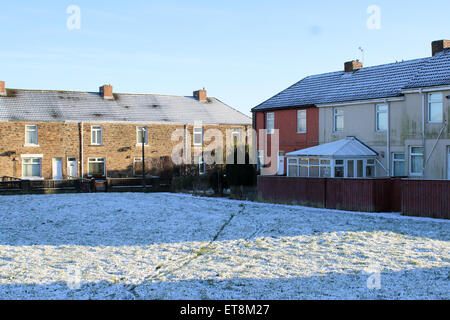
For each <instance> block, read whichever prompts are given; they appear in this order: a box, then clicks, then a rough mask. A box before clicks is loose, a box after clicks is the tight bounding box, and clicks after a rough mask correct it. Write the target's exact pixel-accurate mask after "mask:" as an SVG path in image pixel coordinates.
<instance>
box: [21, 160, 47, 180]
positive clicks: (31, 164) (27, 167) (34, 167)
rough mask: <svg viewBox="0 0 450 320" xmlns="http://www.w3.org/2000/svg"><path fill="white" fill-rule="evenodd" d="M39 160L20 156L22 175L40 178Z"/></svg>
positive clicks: (40, 166) (40, 162) (40, 165)
mask: <svg viewBox="0 0 450 320" xmlns="http://www.w3.org/2000/svg"><path fill="white" fill-rule="evenodd" d="M41 160H42V159H41V158H31V157H30V158H22V177H23V178H29V179H33V178H41V177H42V173H41V172H42V170H41V168H42V161H41Z"/></svg>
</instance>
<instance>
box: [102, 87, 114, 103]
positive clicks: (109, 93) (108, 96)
mask: <svg viewBox="0 0 450 320" xmlns="http://www.w3.org/2000/svg"><path fill="white" fill-rule="evenodd" d="M100 95H101V96H102V97H103V99H105V100H114V96H113V87H112V85H110V84H105V85H104V86H101V87H100Z"/></svg>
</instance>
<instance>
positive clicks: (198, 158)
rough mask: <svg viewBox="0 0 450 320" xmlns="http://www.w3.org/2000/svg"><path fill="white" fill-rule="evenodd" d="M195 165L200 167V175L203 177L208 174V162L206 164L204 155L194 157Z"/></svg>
mask: <svg viewBox="0 0 450 320" xmlns="http://www.w3.org/2000/svg"><path fill="white" fill-rule="evenodd" d="M195 163H196V164H197V166H198V174H199V175H201V176H203V175H205V174H206V162H205V159H204V157H203V155H201V156H194V164H195Z"/></svg>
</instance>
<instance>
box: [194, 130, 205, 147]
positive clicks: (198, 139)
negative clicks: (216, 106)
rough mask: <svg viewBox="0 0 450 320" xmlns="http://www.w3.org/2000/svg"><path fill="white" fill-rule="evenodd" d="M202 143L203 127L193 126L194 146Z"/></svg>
mask: <svg viewBox="0 0 450 320" xmlns="http://www.w3.org/2000/svg"><path fill="white" fill-rule="evenodd" d="M202 145H203V128H202V127H194V146H202Z"/></svg>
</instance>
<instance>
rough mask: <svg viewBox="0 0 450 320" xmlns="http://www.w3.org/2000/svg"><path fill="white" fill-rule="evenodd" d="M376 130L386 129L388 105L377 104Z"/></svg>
mask: <svg viewBox="0 0 450 320" xmlns="http://www.w3.org/2000/svg"><path fill="white" fill-rule="evenodd" d="M376 109H377V131H387V129H388V105H387V104H377V106H376Z"/></svg>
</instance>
